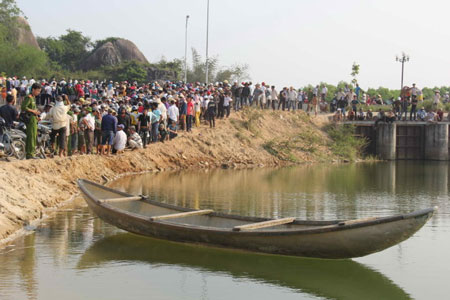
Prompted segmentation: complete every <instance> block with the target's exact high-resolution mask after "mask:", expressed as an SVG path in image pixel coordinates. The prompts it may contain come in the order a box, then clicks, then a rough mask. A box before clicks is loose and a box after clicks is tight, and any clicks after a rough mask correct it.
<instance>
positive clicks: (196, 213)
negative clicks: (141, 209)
mask: <svg viewBox="0 0 450 300" xmlns="http://www.w3.org/2000/svg"><path fill="white" fill-rule="evenodd" d="M213 212H214V210H212V209H204V210H196V211H188V212H183V213H177V214H169V215H161V216H154V217H151V218H150V220H151V221H161V220H169V219H177V218H184V217H193V216H201V215H208V214H210V213H213Z"/></svg>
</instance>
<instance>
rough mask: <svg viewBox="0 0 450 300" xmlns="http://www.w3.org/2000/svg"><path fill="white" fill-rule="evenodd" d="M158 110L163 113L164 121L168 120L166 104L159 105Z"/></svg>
mask: <svg viewBox="0 0 450 300" xmlns="http://www.w3.org/2000/svg"><path fill="white" fill-rule="evenodd" d="M158 109H159V111H160V112H161V116H162V118H163V119H164V120H167V108H166V105H165V104H164V103H162V102H161V103H160V104H158Z"/></svg>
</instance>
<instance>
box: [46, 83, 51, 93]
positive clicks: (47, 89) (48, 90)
mask: <svg viewBox="0 0 450 300" xmlns="http://www.w3.org/2000/svg"><path fill="white" fill-rule="evenodd" d="M45 93H46V94H47V95H51V94H52V87H51V86H49V85H47V86H45Z"/></svg>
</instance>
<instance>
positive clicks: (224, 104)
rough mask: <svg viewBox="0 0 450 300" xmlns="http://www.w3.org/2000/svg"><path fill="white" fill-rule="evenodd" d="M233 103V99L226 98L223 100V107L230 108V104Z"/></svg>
mask: <svg viewBox="0 0 450 300" xmlns="http://www.w3.org/2000/svg"><path fill="white" fill-rule="evenodd" d="M231 101H233V99H231V97H228V96H227V97H225V98H224V99H223V106H225V107H228V106H230V102H231Z"/></svg>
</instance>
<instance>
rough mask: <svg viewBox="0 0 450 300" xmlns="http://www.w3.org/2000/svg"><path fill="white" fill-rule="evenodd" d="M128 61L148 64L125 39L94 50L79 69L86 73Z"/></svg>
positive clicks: (138, 51)
mask: <svg viewBox="0 0 450 300" xmlns="http://www.w3.org/2000/svg"><path fill="white" fill-rule="evenodd" d="M130 60H135V61H138V62H142V63H148V60H147V59H146V58H145V56H144V54H142V52H141V51H140V50H139V49H138V48H137V47H136V45H135V44H134V43H133V42H131V41H129V40H126V39H117V40H113V41H110V42H107V43H105V44H103V45H102V46H100V47H99V48H98V49H96V50H94V52H92V54H91V55H89V56H88V57H87V58H86V60H85V61H84V62H83V63H82V65H81V68H82V69H83V70H85V71H86V70H92V69H97V68H100V67H105V66H116V65H118V64H120V63H122V62H124V61H130Z"/></svg>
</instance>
